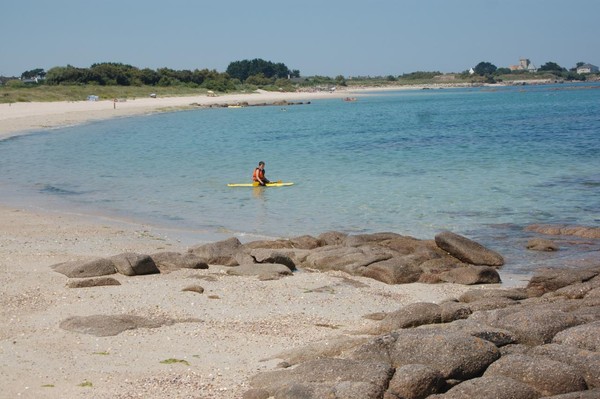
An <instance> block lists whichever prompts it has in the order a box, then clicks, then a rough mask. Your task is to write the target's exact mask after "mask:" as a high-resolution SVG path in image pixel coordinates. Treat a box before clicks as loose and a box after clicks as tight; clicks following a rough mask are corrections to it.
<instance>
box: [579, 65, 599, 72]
mask: <svg viewBox="0 0 600 399" xmlns="http://www.w3.org/2000/svg"><path fill="white" fill-rule="evenodd" d="M598 72H599V70H598V67H597V66H596V65H592V64H583V65H581V66H580V67H577V73H598Z"/></svg>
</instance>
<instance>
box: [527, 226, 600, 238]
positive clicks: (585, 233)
mask: <svg viewBox="0 0 600 399" xmlns="http://www.w3.org/2000/svg"><path fill="white" fill-rule="evenodd" d="M525 231H534V232H536V233H540V234H547V235H554V236H557V235H568V236H577V237H583V238H600V228H597V227H586V226H569V225H563V224H554V225H553V224H532V225H530V226H527V227H525Z"/></svg>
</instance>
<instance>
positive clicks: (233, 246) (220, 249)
mask: <svg viewBox="0 0 600 399" xmlns="http://www.w3.org/2000/svg"><path fill="white" fill-rule="evenodd" d="M188 252H191V253H193V254H194V255H197V256H199V257H200V258H202V259H204V260H205V261H206V262H207V263H208V264H211V265H223V266H237V265H239V264H240V262H239V260H241V259H240V258H243V256H244V253H245V252H244V247H243V245H242V243H241V242H240V240H238V239H237V238H235V237H231V238H229V239H227V240H223V241H218V242H214V243H210V244H202V245H197V246H195V247H192V248H190V249H189V250H188Z"/></svg>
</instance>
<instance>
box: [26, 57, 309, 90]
mask: <svg viewBox="0 0 600 399" xmlns="http://www.w3.org/2000/svg"><path fill="white" fill-rule="evenodd" d="M299 76H300V71H298V70H293V71H292V70H290V69H289V68H288V67H287V66H286V65H285V64H283V63H273V62H271V61H265V60H262V59H254V60H243V61H234V62H232V63H230V64H229V66H228V67H227V71H226V72H217V71H216V70H209V69H194V70H188V69H183V70H175V69H171V68H158V69H156V70H154V69H150V68H143V69H140V68H137V67H134V66H132V65H128V64H123V63H117V62H102V63H97V64H93V65H92V66H90V67H89V68H79V67H74V66H72V65H67V66H57V67H53V68H50V69H49V70H48V71H44V70H43V69H41V68H36V69H32V70H30V71H25V72H23V73H22V74H21V79H22V80H28V79H33V78H38V77H41V78H43V79H44V83H45V84H47V85H73V84H81V85H101V86H115V85H116V86H142V85H147V86H165V87H166V86H177V85H185V86H189V87H202V88H206V89H208V90H217V91H230V90H235V88H236V86H237V85H239V84H255V85H269V84H276V83H277V82H278V81H279V82H278V83H280V84H281V83H284V82H281V79H286V80H287V78H289V77H299Z"/></svg>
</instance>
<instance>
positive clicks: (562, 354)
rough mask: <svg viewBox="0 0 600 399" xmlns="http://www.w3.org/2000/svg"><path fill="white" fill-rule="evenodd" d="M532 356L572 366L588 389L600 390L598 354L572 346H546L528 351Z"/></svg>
mask: <svg viewBox="0 0 600 399" xmlns="http://www.w3.org/2000/svg"><path fill="white" fill-rule="evenodd" d="M529 354H530V355H533V356H536V355H537V356H545V357H547V358H550V359H552V360H556V361H557V362H563V363H566V364H568V365H570V366H573V367H574V368H575V370H577V372H578V373H579V374H581V375H582V376H583V378H584V379H585V382H586V384H587V386H588V387H590V388H600V372H598V370H600V353H598V352H592V351H587V350H582V349H579V348H577V347H574V346H567V345H559V344H547V345H541V346H536V347H535V348H532V349H531V350H530V351H529Z"/></svg>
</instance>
